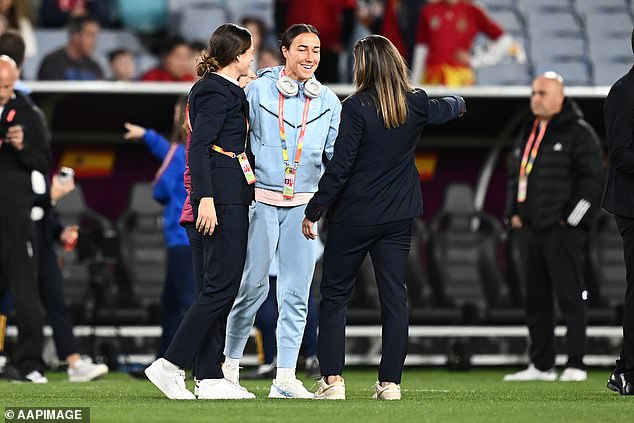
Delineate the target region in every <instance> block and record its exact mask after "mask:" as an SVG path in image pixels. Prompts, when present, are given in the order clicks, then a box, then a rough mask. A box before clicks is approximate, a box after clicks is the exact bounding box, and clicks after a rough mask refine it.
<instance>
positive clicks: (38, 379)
mask: <svg viewBox="0 0 634 423" xmlns="http://www.w3.org/2000/svg"><path fill="white" fill-rule="evenodd" d="M23 382H32V383H48V379H47V377H46V376H44V375H43V374H42V373H40V372H38V371H37V370H33V371H32V372H30V373H29V374H27V375H26V376H24V380H23Z"/></svg>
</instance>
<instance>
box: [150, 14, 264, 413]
mask: <svg viewBox="0 0 634 423" xmlns="http://www.w3.org/2000/svg"><path fill="white" fill-rule="evenodd" d="M253 55H254V51H253V45H252V40H251V34H250V33H249V31H247V30H246V29H245V28H242V27H239V26H237V25H234V24H224V25H221V26H220V27H218V29H216V31H215V32H214V33H213V34H212V36H211V38H210V40H209V46H208V49H207V51H206V52H204V53H203V54H202V55H201V57H200V62H199V64H198V66H197V73H198V76H199V77H200V80H199V81H198V82H196V83H195V84H194V86H193V87H192V89H191V91H190V93H189V98H188V103H187V126H188V130H189V137H190V141H189V153H188V157H187V165H188V169H189V175H187V173H186V182H187V181H190V185H189V194H190V195H189V203H190V204H189V205H190V206H191V212H192V215H193V216H192V220H193V222H194V226H195V228H196V230H197V231H198V233H199V234H200V238H201V241H202V242H201V244H202V254H201V257H202V266H201V267H202V269H199V270H197V269H195V270H194V272H195V273H201V274H202V287H201V290H200V293H199V294H198V297H197V298H196V299H195V300H194V303H193V304H192V306H191V307H190V309H189V310H188V311H187V314H186V315H185V317H184V318H183V321H182V323H181V325H180V327H179V328H178V330H177V331H176V334H175V335H174V338H173V339H172V342H171V343H170V345H169V346H168V348H167V351H166V352H165V355H164V357H163V358H159V359H158V360H156V361H155V362H154V363H152V364H151V365H150V366H149V367H148V368H147V369H146V370H145V373H146V375H147V377H148V379H150V381H151V382H152V383H153V384H154V385H155V386H156V387H157V388H159V389H160V390H161V391H162V392H163V393H164V394H165V395H166V396H167V397H168V398H170V399H183V400H185V399H195V398H196V396H195V395H194V394H192V393H191V392H190V391H189V390H187V388H186V387H185V372H184V370H183V369H184V368H185V367H188V366H190V365H193V369H194V370H193V376H194V379H195V380H196V381H197V383H196V389H195V393H196V395H197V397H198V399H249V398H255V396H254V395H253V394H251V393H249V392H247V390H246V389H244V388H242V387H241V386H240V385H238V384H237V382H232V381H230V380H227V379H225V378H224V375H223V372H222V367H221V366H222V347H223V344H224V337H225V330H226V322H227V315H228V314H229V311H230V310H231V306H232V304H233V301H234V299H235V297H236V295H237V293H238V288H239V286H240V278H241V276H242V270H243V268H244V261H245V256H246V247H247V233H248V229H249V217H248V213H249V204H250V203H251V202H252V201H253V198H254V190H253V182H255V180H254V177H253V171H252V168H251V166H252V164H253V157H252V155H251V152H250V151H251V149H250V146H249V142H248V141H249V140H248V137H247V132H248V130H247V120H248V118H249V105H248V103H247V99H246V96H245V94H244V91H243V90H242V88H241V87H240V85H239V82H238V81H239V79H240V78H242V77H246V76H248V74H249V66H250V64H251V62H252V61H253ZM185 209H189V208H188V207H185ZM194 256H197V254H196V252H194Z"/></svg>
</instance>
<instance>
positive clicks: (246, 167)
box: [185, 102, 255, 185]
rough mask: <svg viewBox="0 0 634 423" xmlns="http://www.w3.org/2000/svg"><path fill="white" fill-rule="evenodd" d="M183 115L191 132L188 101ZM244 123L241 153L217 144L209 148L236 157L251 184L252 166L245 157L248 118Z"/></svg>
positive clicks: (252, 176)
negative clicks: (245, 131) (245, 127)
mask: <svg viewBox="0 0 634 423" xmlns="http://www.w3.org/2000/svg"><path fill="white" fill-rule="evenodd" d="M185 116H186V119H187V120H186V122H187V129H188V130H189V131H190V132H191V131H192V125H191V121H190V120H189V102H188V103H187V106H186V108H185ZM246 123H247V135H246V137H244V151H243V152H242V153H239V154H236V153H233V152H231V151H225V150H224V149H223V148H222V147H219V146H217V145H212V146H211V149H212V150H213V151H215V152H216V153H220V154H223V155H225V156H227V157H231V158H232V159H238V163H239V164H240V168H241V169H242V173H243V174H244V177H245V179H246V180H247V183H248V184H249V185H251V184H254V183H255V174H254V173H253V168H252V167H251V164H250V163H249V158H248V157H247V153H246V150H247V143H248V139H249V119H246Z"/></svg>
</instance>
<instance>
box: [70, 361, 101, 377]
mask: <svg viewBox="0 0 634 423" xmlns="http://www.w3.org/2000/svg"><path fill="white" fill-rule="evenodd" d="M107 373H108V366H106V365H105V364H95V363H93V362H92V360H90V359H81V360H79V363H78V364H77V366H76V367H74V368H73V367H70V366H68V380H70V381H71V382H90V381H91V380H94V379H97V378H98V377H101V376H103V375H105V374H107Z"/></svg>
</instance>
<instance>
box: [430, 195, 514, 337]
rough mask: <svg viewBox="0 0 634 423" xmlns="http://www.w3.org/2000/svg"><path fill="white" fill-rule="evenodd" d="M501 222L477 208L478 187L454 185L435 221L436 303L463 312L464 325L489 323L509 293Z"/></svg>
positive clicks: (433, 269) (432, 260) (432, 244)
mask: <svg viewBox="0 0 634 423" xmlns="http://www.w3.org/2000/svg"><path fill="white" fill-rule="evenodd" d="M501 235H502V231H501V227H500V224H499V223H498V222H497V220H495V218H493V217H492V216H491V215H489V214H488V213H485V212H482V211H478V210H476V208H475V206H474V194H473V190H472V189H471V188H470V187H469V186H468V185H466V184H451V185H449V186H448V187H447V190H446V191H445V198H444V204H443V206H442V209H441V210H440V211H439V212H438V214H437V215H436V216H435V217H434V219H433V220H432V222H431V229H430V242H429V249H428V256H429V259H428V263H429V279H430V284H431V287H432V291H433V293H434V297H435V300H436V301H437V303H439V304H442V305H443V306H445V307H456V308H459V309H461V310H462V312H463V316H462V322H461V323H463V324H476V323H483V322H486V321H487V318H488V315H489V314H490V311H491V310H493V309H496V308H500V307H502V306H503V305H504V303H505V302H506V298H505V297H506V296H507V295H508V293H507V292H506V290H505V284H504V283H503V280H502V275H501V273H500V272H499V270H498V267H497V257H496V248H497V244H498V242H499V241H500V239H501Z"/></svg>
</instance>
